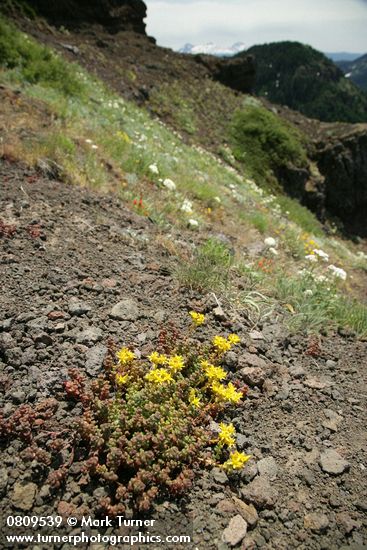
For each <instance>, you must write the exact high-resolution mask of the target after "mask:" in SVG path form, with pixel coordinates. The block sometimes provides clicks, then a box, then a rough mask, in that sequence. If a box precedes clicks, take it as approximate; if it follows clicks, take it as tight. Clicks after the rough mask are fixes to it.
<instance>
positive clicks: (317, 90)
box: [236, 42, 367, 122]
mask: <svg viewBox="0 0 367 550" xmlns="http://www.w3.org/2000/svg"><path fill="white" fill-rule="evenodd" d="M245 53H246V55H249V54H251V55H253V56H254V57H255V60H256V66H257V76H256V85H255V93H257V94H258V95H260V96H265V97H267V98H268V99H269V100H270V101H272V102H274V103H280V104H282V105H287V106H288V107H290V108H291V109H295V110H297V111H300V112H301V113H303V114H305V115H306V116H308V117H311V118H318V119H319V120H323V121H327V122H334V121H340V122H367V94H366V93H365V92H364V91H362V90H360V89H359V88H358V87H357V86H356V85H355V84H354V82H351V80H350V79H349V78H345V77H344V74H343V72H342V71H341V69H339V67H337V66H336V65H335V64H334V63H333V62H332V61H331V60H330V59H328V58H327V57H326V56H325V55H324V54H322V53H321V52H319V51H317V50H315V49H313V48H312V47H311V46H307V45H304V44H301V43H299V42H275V43H271V44H264V45H261V46H254V47H252V48H250V49H248V50H247V51H246V52H245ZM242 55H244V54H243V53H240V54H237V56H236V57H239V56H242Z"/></svg>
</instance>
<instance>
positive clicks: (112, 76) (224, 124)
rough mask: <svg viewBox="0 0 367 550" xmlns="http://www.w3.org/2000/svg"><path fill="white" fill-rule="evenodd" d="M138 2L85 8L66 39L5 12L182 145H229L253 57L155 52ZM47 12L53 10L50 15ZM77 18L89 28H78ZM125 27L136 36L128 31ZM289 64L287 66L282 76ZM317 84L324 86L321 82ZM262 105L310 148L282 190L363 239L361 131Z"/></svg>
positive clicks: (61, 9) (333, 74) (327, 72)
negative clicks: (181, 138)
mask: <svg viewBox="0 0 367 550" xmlns="http://www.w3.org/2000/svg"><path fill="white" fill-rule="evenodd" d="M142 4H143V3H142V2H137V3H136V2H118V3H117V4H116V6H115V4H113V3H109V2H95V3H89V4H88V5H89V6H90V9H87V10H84V11H81V10H79V11H78V10H76V11H75V13H76V14H78V21H79V23H78V28H75V26H74V22H75V21H74V20H72V23H71V26H72V27H74V29H70V30H69V31H67V33H66V34H65V32H64V31H63V29H62V28H61V29H58V28H57V27H53V28H52V31H51V28H50V26H49V25H48V24H44V23H43V22H42V20H38V21H37V24H36V25H35V24H34V22H33V21H32V20H29V19H27V18H24V16H22V15H21V12H20V11H19V10H17V9H16V8H13V10H12V11H11V13H12V14H13V16H14V17H15V18H16V20H17V23H18V24H19V25H20V26H21V27H22V28H23V29H24V30H26V31H27V32H29V33H30V34H32V35H34V36H35V37H36V38H37V39H38V40H40V41H42V42H44V43H46V44H49V45H51V46H52V47H54V48H56V49H58V50H59V51H61V52H62V54H63V55H66V56H67V57H68V58H69V59H70V60H71V61H77V62H78V63H80V64H81V65H83V66H85V67H86V68H87V69H88V70H90V71H91V72H94V73H96V74H97V75H98V76H99V77H100V78H101V79H102V80H104V81H105V82H106V83H108V84H109V85H111V86H112V87H114V88H115V89H116V90H117V91H118V92H119V93H121V94H122V95H123V96H125V97H127V98H132V99H134V100H135V101H138V102H139V103H144V104H145V106H146V107H147V108H148V109H151V110H152V111H153V112H154V113H155V114H158V116H160V117H162V118H163V119H164V120H165V121H167V122H168V123H169V124H171V125H173V126H174V127H175V129H176V130H178V131H179V132H183V133H184V134H185V132H186V129H187V128H190V132H192V131H193V132H194V137H193V136H192V134H191V133H190V132H189V133H188V134H187V138H188V140H191V141H193V142H197V141H201V142H202V143H203V144H204V145H205V146H209V147H212V149H213V150H214V151H215V152H216V153H217V152H218V151H220V150H221V147H222V146H223V145H225V144H226V143H227V142H228V126H229V124H230V122H231V117H232V115H233V111H234V110H235V109H237V108H240V107H241V104H242V101H243V98H244V96H243V93H244V92H250V91H251V90H252V89H253V86H254V82H255V62H254V57H253V56H252V55H247V53H242V54H240V55H239V56H235V57H234V58H230V59H227V60H226V59H219V58H218V57H215V56H209V55H196V56H191V55H184V54H178V53H175V52H173V51H172V50H169V49H166V48H161V47H158V46H156V45H155V44H154V43H153V42H152V40H151V39H148V37H146V35H145V34H144V21H143V19H144V16H145V7H144V4H143V6H142ZM10 5H11V4H10ZM37 6H38V9H40V10H41V9H42V10H45V11H44V13H45V14H46V15H47V16H48V17H50V18H51V20H52V17H56V12H55V14H53V13H52V10H51V8H48V7H47V5H46V3H39V4H37ZM52 6H53V4H52ZM57 6H58V7H57V10H58V11H57V14H58V15H57V17H59V16H61V14H62V13H63V14H64V17H65V21H64V23H65V24H66V25H68V24H69V23H67V21H66V18H67V17H68V13H69V12H68V11H67V10H68V9H69V8H67V6H70V3H68V4H63V3H61V4H60V3H58V4H57ZM97 6H98V9H97ZM4 7H5V6H4ZM34 7H36V6H35V5H34ZM112 8H113V9H112ZM49 9H50V10H51V11H48V10H49ZM101 10H102V11H101ZM102 12H103V13H102ZM7 13H9V9H8V11H7ZM103 14H104V15H103ZM108 14H109V15H108ZM112 16H113V17H115V20H114V21H115V23H114V24H113V25H114V32H115V31H116V30H118V31H119V32H117V34H116V33H115V34H111V30H112V28H111V25H112V23H111V21H112V20H111V17H112ZM83 20H84V22H85V23H88V24H86V25H83V24H82V22H83ZM73 21H74V22H73ZM56 22H57V21H56ZM92 23H93V24H92ZM113 25H112V26H113ZM69 26H70V24H69ZM127 29H130V30H127ZM131 29H133V30H135V31H138V32H131ZM280 47H281V45H280V46H277V47H276V51H277V48H278V49H279V48H280ZM292 47H295V48H296V52H298V53H299V56H300V58H301V59H300V60H299V63H301V64H302V63H303V62H304V56H305V52H306V53H307V52H311V53H310V54H309V55H311V58H312V60H313V61H312V63H313V64H311V65H312V67H313V68H312V71H316V69H317V68H318V67H319V68H320V67H321V69H322V74H323V75H324V76H325V78H326V80H327V79H330V78H331V80H332V81H333V80H335V83H336V85H339V84H338V83H340V76H341V73H340V71H339V70H338V69H337V68H336V67H335V66H334V65H333V64H332V63H331V62H329V61H327V63H326V62H325V59H326V58H324V56H322V54H319V52H315V51H314V50H312V48H308V47H305V46H301V45H297V44H293V46H292ZM256 51H257V52H258V50H256ZM261 51H262V52H264V50H261ZM266 51H267V52H268V53H267V54H266V55H267V56H269V55H270V58H269V59H268V57H266V59H267V61H268V62H269V63H270V60H273V61H274V65H273V68H272V69H271V71H273V72H274V70H275V67H276V66H278V65H277V64H276V63H275V59H273V57H274V56H273V53H272V52H273V48H272V47H270V46H269V48H268V49H266ZM253 53H256V52H255V51H253ZM278 53H279V52H278ZM261 55H263V54H261ZM277 55H278V54H277ZM297 55H298V54H297ZM307 55H308V54H307ZM307 55H306V58H307ZM299 56H298V57H299ZM320 56H321V57H320ZM278 57H279V59H278V61H277V63H280V64H281V63H283V61H282V59H284V57H282V56H280V54H279V55H278ZM298 57H297V56H294V59H293V61H292V63H293V64H294V63H295V62H298V61H297V59H298ZM307 59H308V58H307ZM307 59H306V60H307ZM302 60H303V61H302ZM261 63H263V62H261ZM264 63H265V58H264ZM320 63H321V65H320ZM325 63H326V64H325ZM292 66H293V65H292V64H291V63H290V64H289V66H288V69H287V71H288V70H289V67H292ZM321 69H320V70H321ZM269 70H270V69H269ZM317 70H318V69H317ZM301 73H302V71H301ZM272 74H273V73H272ZM287 74H288V73H287ZM302 74H303V73H302ZM213 79H214V80H215V81H219V82H220V83H222V84H224V85H225V86H226V87H229V88H230V90H229V89H228V90H227V89H226V88H222V89H220V90H219V89H218V88H217V89H215V88H214V87H210V86H208V87H207V88H206V87H205V86H203V82H213ZM315 80H317V79H316V78H312V82H314V81H315ZM322 80H323V81H324V77H323V78H322ZM232 90H234V92H233V91H232ZM335 90H336V89H335ZM348 93H349V92H348ZM165 95H167V100H166V101H165ZM180 96H183V97H180ZM185 96H187V97H185ZM342 96H343V94H342ZM343 97H344V96H343ZM348 97H349V96H348ZM356 97H357V96H356ZM358 97H359V96H358ZM349 99H350V98H349ZM349 99H348V98H345V101H343V105H344V106H349V105H350V101H349ZM358 101H359V100H358ZM180 104H181V105H183V106H184V107H185V108H186V104H188V105H189V107H188V109H186V113H184V116H185V117H186V118H189V119H190V120H187V121H186V122H187V124H186V125H183V124H182V121H183V119H184V116H183V115H182V113H181V112H178V116H176V117H175V116H172V114H173V115H174V113H172V109H176V108H177V106H178V108H180ZM335 104H336V103H335V102H334V101H328V105H332V106H335ZM358 104H359V103H358ZM266 105H267V107H268V108H269V109H270V110H272V111H274V110H275V111H276V112H277V113H278V114H279V115H280V116H281V117H284V118H286V119H287V120H289V121H291V122H292V124H294V125H295V126H296V127H297V128H298V129H299V130H301V132H302V133H303V134H304V135H305V136H306V138H307V141H308V142H309V146H308V155H309V159H310V163H309V165H308V167H307V168H306V169H305V170H299V169H295V167H294V166H292V165H290V164H289V165H288V166H287V167H286V168H284V167H282V168H281V170H279V171H278V173H277V176H278V178H279V179H280V182H281V184H282V185H283V187H284V188H285V190H286V191H287V192H288V193H289V194H290V195H291V196H293V197H296V198H298V199H299V200H301V201H302V202H303V204H305V205H306V206H308V207H309V208H311V209H312V210H313V211H315V212H316V213H317V214H318V215H319V217H320V219H322V220H323V221H324V220H325V219H326V217H327V216H330V215H331V216H337V217H338V218H339V219H340V220H341V221H342V223H343V224H344V227H345V229H346V230H347V231H349V232H355V233H357V234H359V235H361V236H365V235H366V231H367V228H366V224H365V223H364V219H365V212H366V198H365V197H366V181H367V180H366V177H365V174H366V170H367V164H366V162H367V161H366V150H365V140H366V126H365V125H361V124H359V125H348V124H344V125H339V124H329V125H328V124H322V123H320V122H318V121H316V120H311V119H308V118H305V117H303V116H301V115H300V114H298V113H297V112H294V111H291V110H289V109H286V108H282V107H281V106H274V105H272V104H268V103H266ZM296 107H297V105H296ZM333 108H334V107H333ZM348 108H349V107H348ZM193 116H197V118H198V123H197V129H195V130H192V129H191V127H192V126H193V125H192V118H193ZM361 118H362V119H363V117H361ZM194 126H195V125H194ZM336 166H338V168H337V169H336V168H335V167H336ZM336 172H337V175H336ZM335 181H336V183H335ZM341 193H342V194H341ZM344 193H346V194H347V200H346V204H347V205H348V207H347V208H344ZM341 197H343V198H342V199H341Z"/></svg>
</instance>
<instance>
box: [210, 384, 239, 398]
mask: <svg viewBox="0 0 367 550" xmlns="http://www.w3.org/2000/svg"><path fill="white" fill-rule="evenodd" d="M211 389H212V392H213V393H214V395H215V396H216V398H217V399H218V400H219V401H229V402H231V403H238V401H240V399H241V398H242V393H241V392H239V391H237V390H236V388H235V387H234V385H233V384H232V382H230V383H229V384H228V385H227V386H223V384H219V382H217V381H216V380H215V381H214V382H213V383H212V385H211Z"/></svg>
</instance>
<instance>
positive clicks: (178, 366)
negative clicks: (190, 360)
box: [167, 355, 185, 372]
mask: <svg viewBox="0 0 367 550" xmlns="http://www.w3.org/2000/svg"><path fill="white" fill-rule="evenodd" d="M167 364H168V367H169V368H170V369H171V370H172V371H173V372H177V371H180V370H182V369H183V368H184V366H185V363H184V359H183V357H182V355H174V356H173V357H170V358H169V359H168V361H167Z"/></svg>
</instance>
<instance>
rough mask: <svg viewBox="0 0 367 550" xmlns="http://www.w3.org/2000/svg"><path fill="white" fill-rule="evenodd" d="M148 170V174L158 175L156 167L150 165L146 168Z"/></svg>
mask: <svg viewBox="0 0 367 550" xmlns="http://www.w3.org/2000/svg"><path fill="white" fill-rule="evenodd" d="M148 169H149V172H151V173H152V174H157V175H158V174H159V170H158V166H157V165H156V164H155V163H154V164H150V165H149V166H148Z"/></svg>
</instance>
